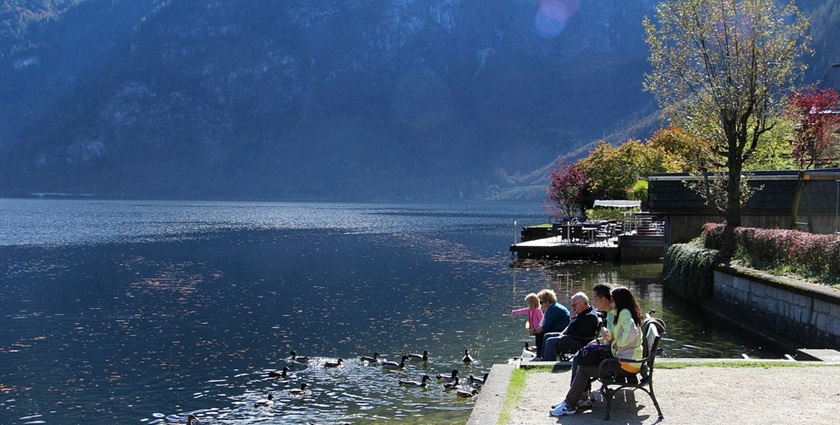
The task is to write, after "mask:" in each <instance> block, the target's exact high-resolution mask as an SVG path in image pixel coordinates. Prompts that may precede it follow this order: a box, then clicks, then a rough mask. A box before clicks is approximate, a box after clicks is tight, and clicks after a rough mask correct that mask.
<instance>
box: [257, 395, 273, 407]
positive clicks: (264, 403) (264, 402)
mask: <svg viewBox="0 0 840 425" xmlns="http://www.w3.org/2000/svg"><path fill="white" fill-rule="evenodd" d="M271 406H274V395H272V394H268V397H266V398H261V399H259V400H257V401H255V402H254V407H271Z"/></svg>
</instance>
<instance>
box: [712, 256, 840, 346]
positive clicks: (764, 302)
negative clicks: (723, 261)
mask: <svg viewBox="0 0 840 425" xmlns="http://www.w3.org/2000/svg"><path fill="white" fill-rule="evenodd" d="M712 298H713V300H712V301H713V304H714V306H715V309H716V310H719V311H720V312H721V313H723V314H724V315H725V316H727V317H729V318H730V319H732V320H734V321H737V322H739V323H741V324H743V325H745V326H747V327H749V328H751V329H755V330H756V331H757V332H759V333H763V334H765V335H766V336H768V337H770V338H772V339H776V340H780V339H781V340H787V341H792V342H793V343H796V344H801V346H802V347H806V348H832V349H835V350H840V290H837V289H833V288H831V287H828V286H824V285H818V284H812V283H807V282H801V281H797V280H793V279H788V278H784V277H779V276H775V275H771V274H768V273H763V272H760V271H757V270H753V269H747V268H743V267H736V266H719V267H717V269H716V270H715V272H714V289H713V295H712Z"/></svg>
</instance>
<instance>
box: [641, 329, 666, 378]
mask: <svg viewBox="0 0 840 425" xmlns="http://www.w3.org/2000/svg"><path fill="white" fill-rule="evenodd" d="M660 340H662V335H660V334H659V327H658V326H656V325H654V324H651V325H649V326H647V332H646V333H645V340H644V341H643V342H642V353H643V355H644V356H643V357H644V359H645V364H644V366H647V367H645V368H643V370H644V373H642V376H645V377H646V378H649V377H650V376H651V375H653V363H654V361H655V360H656V350H658V349H659V341H660ZM645 369H646V370H645Z"/></svg>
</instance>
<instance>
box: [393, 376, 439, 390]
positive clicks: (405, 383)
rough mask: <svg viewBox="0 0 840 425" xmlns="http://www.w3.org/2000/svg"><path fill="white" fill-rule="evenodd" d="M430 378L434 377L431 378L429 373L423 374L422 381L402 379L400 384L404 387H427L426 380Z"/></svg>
mask: <svg viewBox="0 0 840 425" xmlns="http://www.w3.org/2000/svg"><path fill="white" fill-rule="evenodd" d="M430 379H432V378H430V377H429V375H423V380H422V381H420V382H417V381H400V385H402V386H404V387H425V386H426V382H427V381H429V380H430Z"/></svg>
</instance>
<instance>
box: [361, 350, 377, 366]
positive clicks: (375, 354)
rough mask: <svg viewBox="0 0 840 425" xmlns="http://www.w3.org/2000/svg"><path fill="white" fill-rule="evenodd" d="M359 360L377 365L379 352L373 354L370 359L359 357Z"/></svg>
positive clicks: (368, 357)
mask: <svg viewBox="0 0 840 425" xmlns="http://www.w3.org/2000/svg"><path fill="white" fill-rule="evenodd" d="M359 360H361V361H363V362H368V363H379V352H378V351H376V352H374V353H373V357H370V356H362V357H359Z"/></svg>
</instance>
